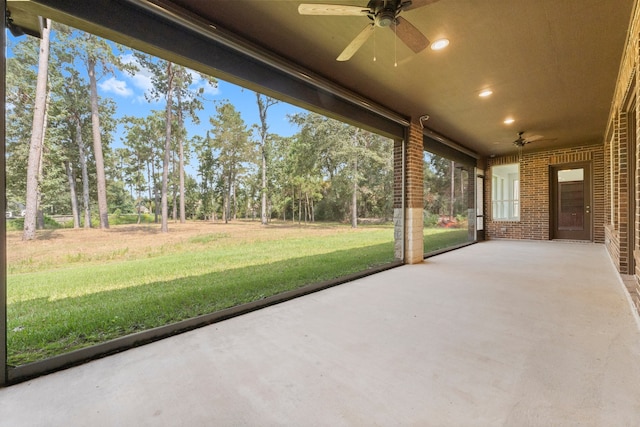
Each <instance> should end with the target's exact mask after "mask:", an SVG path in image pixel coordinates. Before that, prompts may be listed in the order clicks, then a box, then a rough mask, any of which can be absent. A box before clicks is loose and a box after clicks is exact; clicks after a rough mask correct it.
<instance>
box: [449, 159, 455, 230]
mask: <svg viewBox="0 0 640 427" xmlns="http://www.w3.org/2000/svg"><path fill="white" fill-rule="evenodd" d="M455 166H456V163H455V162H454V161H453V160H451V200H449V221H452V220H453V200H454V199H455V196H456V183H455V181H456V168H455Z"/></svg>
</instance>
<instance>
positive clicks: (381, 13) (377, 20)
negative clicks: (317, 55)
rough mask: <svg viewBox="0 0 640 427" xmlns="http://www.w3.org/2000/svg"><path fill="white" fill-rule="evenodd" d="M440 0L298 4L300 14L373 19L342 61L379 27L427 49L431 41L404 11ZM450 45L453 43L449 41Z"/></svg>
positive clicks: (412, 46) (413, 47)
mask: <svg viewBox="0 0 640 427" xmlns="http://www.w3.org/2000/svg"><path fill="white" fill-rule="evenodd" d="M436 1H438V0H370V1H369V3H368V4H367V6H366V7H360V6H346V5H338V4H305V3H303V4H301V5H300V6H298V13H300V15H325V16H365V17H367V18H369V20H370V21H371V22H370V23H369V24H367V26H366V27H364V28H363V29H362V30H361V31H360V33H359V34H358V35H357V36H356V37H355V38H354V39H353V40H352V41H351V43H349V44H348V45H347V47H346V48H345V49H344V50H343V51H342V53H341V54H340V55H339V56H338V58H336V59H337V60H338V61H348V60H349V59H350V58H351V57H352V56H353V55H354V54H355V53H356V52H357V51H358V49H360V48H361V47H362V45H364V43H365V42H366V41H367V40H368V39H369V37H371V35H372V34H373V31H374V30H375V28H376V27H380V28H390V29H391V30H393V32H394V33H395V35H396V36H397V37H398V38H399V39H400V40H401V41H402V42H403V43H404V44H406V45H407V46H408V47H409V48H410V49H411V50H413V51H414V52H415V53H418V52H421V51H422V50H424V49H426V47H427V46H429V40H428V39H427V38H426V37H425V36H424V34H422V33H421V32H420V30H418V29H417V28H416V27H414V26H413V25H412V24H411V23H410V22H409V21H407V20H406V19H404V18H403V17H402V16H400V13H402V12H405V11H410V10H414V9H417V8H419V7H422V6H426V5H428V4H431V3H435V2H436ZM443 40H445V39H443ZM446 44H449V41H448V40H447V41H446ZM445 46H446V45H445ZM445 46H442V47H445ZM442 47H441V48H442Z"/></svg>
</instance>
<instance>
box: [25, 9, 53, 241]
mask: <svg viewBox="0 0 640 427" xmlns="http://www.w3.org/2000/svg"><path fill="white" fill-rule="evenodd" d="M45 23H46V25H45V27H44V28H43V30H42V39H41V40H40V52H39V60H38V78H37V81H36V95H35V104H34V109H33V110H34V111H33V123H32V127H31V141H30V143H29V160H28V163H27V194H26V200H25V201H26V206H25V216H24V230H23V234H22V240H33V239H35V237H36V213H37V212H36V211H37V209H38V206H37V204H38V185H39V183H38V168H39V166H40V157H41V156H42V141H43V136H44V118H45V109H46V102H47V74H48V67H49V33H50V30H51V21H50V20H49V19H47V20H46V21H45Z"/></svg>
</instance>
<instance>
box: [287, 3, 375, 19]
mask: <svg viewBox="0 0 640 427" xmlns="http://www.w3.org/2000/svg"><path fill="white" fill-rule="evenodd" d="M298 13H299V14H300V15H328V16H366V15H367V14H369V13H370V10H369V9H367V8H365V7H360V6H345V5H340V4H307V3H302V4H301V5H300V6H298Z"/></svg>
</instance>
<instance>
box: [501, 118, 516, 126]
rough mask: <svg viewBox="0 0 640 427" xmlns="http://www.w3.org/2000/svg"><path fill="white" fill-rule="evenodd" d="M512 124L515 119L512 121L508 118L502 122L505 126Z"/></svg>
mask: <svg viewBox="0 0 640 427" xmlns="http://www.w3.org/2000/svg"><path fill="white" fill-rule="evenodd" d="M513 122H515V119H513V118H512V117H509V118H508V119H505V120H504V124H505V125H510V124H511V123H513Z"/></svg>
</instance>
